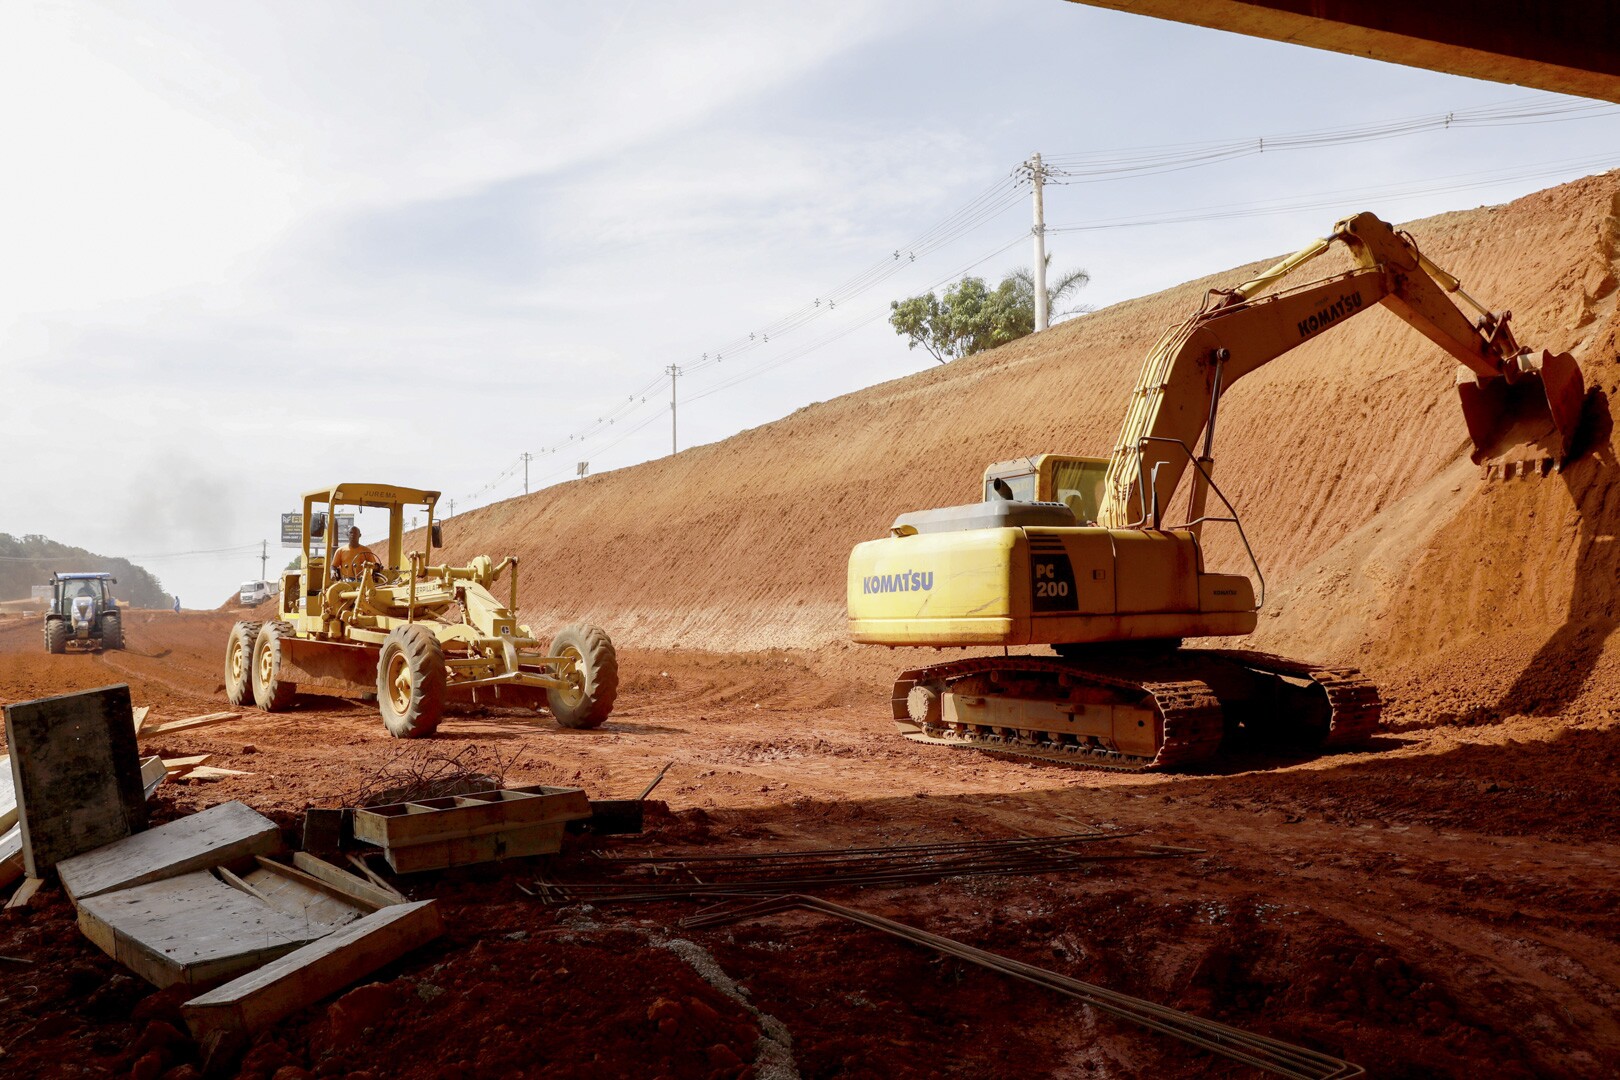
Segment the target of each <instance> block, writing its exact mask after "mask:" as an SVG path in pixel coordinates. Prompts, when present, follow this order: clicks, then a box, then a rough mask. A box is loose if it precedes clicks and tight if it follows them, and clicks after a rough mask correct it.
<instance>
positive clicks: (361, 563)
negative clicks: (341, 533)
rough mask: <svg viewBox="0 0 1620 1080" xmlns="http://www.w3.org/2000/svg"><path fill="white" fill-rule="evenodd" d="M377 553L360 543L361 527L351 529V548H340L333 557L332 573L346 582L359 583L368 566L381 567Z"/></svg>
mask: <svg viewBox="0 0 1620 1080" xmlns="http://www.w3.org/2000/svg"><path fill="white" fill-rule="evenodd" d="M381 565H382V560H381V559H379V558H377V553H376V552H374V551H372V550H371V549H370V548H368V547H364V546H362V545H361V543H360V527H359V526H358V525H356V526H354V527H352V528H350V529H349V546H348V547H342V548H338V550H337V554H336V555H333V556H332V572H333V573H334V574H336V575H337V576H338V577H340V578H342V579H343V580H344V581H358V580H359V579H360V575H361V574H362V573H364V572H365V569H366V567H368V566H381Z"/></svg>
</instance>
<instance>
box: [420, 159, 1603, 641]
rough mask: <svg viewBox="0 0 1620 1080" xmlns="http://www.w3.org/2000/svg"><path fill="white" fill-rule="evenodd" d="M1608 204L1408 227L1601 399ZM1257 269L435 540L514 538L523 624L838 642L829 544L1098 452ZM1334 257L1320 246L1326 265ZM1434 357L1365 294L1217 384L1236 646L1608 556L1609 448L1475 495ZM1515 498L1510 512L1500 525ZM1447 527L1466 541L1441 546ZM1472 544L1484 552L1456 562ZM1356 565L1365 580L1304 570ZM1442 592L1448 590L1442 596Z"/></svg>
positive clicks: (480, 548)
mask: <svg viewBox="0 0 1620 1080" xmlns="http://www.w3.org/2000/svg"><path fill="white" fill-rule="evenodd" d="M1617 197H1620V179H1617V176H1616V174H1609V175H1605V176H1598V177H1592V178H1589V179H1586V180H1582V181H1579V182H1576V183H1573V184H1569V185H1566V186H1564V187H1561V188H1556V189H1552V190H1550V191H1546V192H1541V193H1538V194H1535V195H1532V196H1528V197H1526V198H1523V199H1520V200H1518V201H1516V202H1514V203H1512V204H1509V205H1507V206H1501V207H1490V208H1483V209H1480V210H1474V211H1466V212H1459V213H1451V214H1444V215H1441V216H1439V217H1436V218H1430V219H1428V220H1425V221H1421V222H1416V223H1413V224H1411V225H1410V226H1408V228H1409V229H1410V231H1411V233H1412V234H1413V236H1414V237H1415V238H1416V239H1417V241H1418V243H1419V244H1420V245H1421V247H1422V248H1423V250H1424V251H1425V252H1426V253H1428V254H1429V255H1430V256H1431V257H1432V258H1433V259H1435V261H1436V262H1438V263H1439V264H1440V265H1442V266H1444V267H1446V268H1448V269H1450V270H1451V271H1452V272H1453V273H1455V274H1457V275H1458V276H1459V277H1461V278H1462V280H1463V282H1464V286H1465V288H1467V289H1468V290H1469V291H1470V292H1471V293H1472V294H1473V295H1475V296H1477V297H1479V298H1481V299H1482V300H1483V301H1484V302H1486V303H1488V304H1491V305H1493V306H1494V307H1496V308H1497V309H1501V308H1509V309H1511V310H1512V311H1513V313H1514V325H1515V326H1516V327H1517V329H1518V333H1519V337H1520V339H1521V340H1522V341H1524V342H1526V343H1530V344H1533V345H1534V346H1535V347H1538V348H1540V347H1547V348H1551V349H1553V350H1554V351H1558V350H1564V349H1569V350H1571V351H1573V352H1574V353H1575V354H1576V356H1577V358H1578V359H1581V360H1582V361H1583V362H1584V364H1585V367H1586V372H1587V378H1588V382H1589V385H1592V386H1595V387H1598V388H1599V389H1600V390H1601V391H1603V392H1604V393H1605V394H1607V393H1610V392H1612V390H1613V387H1614V383H1615V381H1616V369H1615V364H1614V338H1615V324H1614V314H1615V300H1616V292H1615V283H1616V277H1615V271H1614V259H1615V234H1616V218H1615V213H1616V199H1617ZM1329 224H1330V222H1328V221H1325V220H1324V222H1323V231H1324V232H1325V231H1326V228H1327V226H1328V225H1329ZM1305 239H1307V238H1306V237H1301V240H1302V242H1303V241H1304V240H1305ZM1261 265H1263V264H1260V263H1256V264H1254V265H1252V266H1248V267H1241V268H1238V269H1236V270H1232V271H1229V272H1226V273H1222V274H1216V275H1212V276H1210V277H1208V278H1204V279H1201V280H1198V281H1194V282H1190V283H1188V284H1186V285H1182V286H1179V287H1177V288H1174V289H1170V290H1167V291H1165V292H1162V293H1159V294H1156V295H1154V296H1149V297H1145V298H1142V299H1139V300H1133V301H1129V302H1126V303H1123V304H1118V305H1116V306H1114V307H1110V308H1108V309H1106V310H1104V311H1100V312H1097V313H1095V314H1091V315H1087V316H1085V317H1084V318H1080V319H1076V320H1073V321H1071V322H1069V323H1066V324H1064V325H1061V326H1059V327H1057V328H1055V329H1054V330H1052V331H1051V332H1049V333H1045V334H1040V335H1037V336H1035V337H1032V338H1027V339H1024V340H1022V341H1019V342H1015V343H1014V344H1012V345H1009V346H1007V347H1005V348H1001V349H997V350H995V351H993V352H990V353H986V354H982V355H980V356H976V357H971V358H968V359H965V360H961V361H957V362H956V363H953V364H951V365H950V366H948V367H938V368H929V369H927V370H924V371H921V372H919V373H918V374H916V375H913V376H910V377H908V378H904V379H900V380H897V381H894V382H890V383H886V384H883V385H881V386H877V387H873V388H871V389H869V390H865V391H862V392H860V393H856V394H851V395H848V396H845V397H842V398H838V399H836V400H833V401H829V402H822V403H818V404H815V405H811V406H808V407H806V408H804V409H801V410H799V411H798V412H796V413H794V414H793V415H792V416H789V417H787V418H785V419H783V420H781V421H778V422H776V423H773V424H769V425H766V426H764V427H761V428H757V429H754V430H751V431H746V432H743V433H742V434H740V435H737V436H734V437H732V438H730V439H726V440H724V441H722V442H719V443H715V444H712V445H708V446H702V447H697V448H694V449H691V450H688V451H684V452H682V453H681V454H680V455H678V456H676V457H673V458H665V459H662V460H658V461H653V462H648V463H646V464H644V465H639V466H636V467H633V468H628V469H622V470H619V471H617V472H613V473H607V474H603V475H600V476H593V477H590V478H588V479H585V480H583V481H577V482H573V483H568V484H563V485H559V486H557V487H553V488H549V489H547V490H545V491H542V492H538V493H536V494H534V495H531V496H528V497H525V498H519V499H513V500H510V501H508V502H504V503H500V504H498V505H496V506H492V507H487V508H484V509H481V510H475V511H471V512H469V513H466V514H462V515H460V516H458V517H457V518H456V520H455V521H454V523H453V524H452V526H451V528H450V529H449V530H448V532H449V536H448V537H447V539H448V541H449V551H448V556H449V557H450V558H451V559H452V560H455V559H461V558H464V557H466V556H470V555H473V554H476V553H479V552H488V553H490V554H495V555H501V554H508V553H511V554H516V555H518V556H519V557H520V558H521V559H522V593H521V599H522V601H523V604H524V606H525V609H526V613H527V614H528V615H529V616H531V617H532V618H533V621H534V622H536V623H537V624H538V625H537V629H540V628H541V627H549V626H551V625H554V624H560V623H562V622H565V621H569V620H571V619H573V618H576V617H589V618H592V619H594V620H597V621H600V622H601V623H603V624H604V625H606V626H608V627H610V628H611V630H612V632H613V633H614V635H615V637H616V639H617V640H619V641H621V642H623V643H625V644H627V645H636V646H646V647H664V646H682V647H691V648H709V649H720V650H735V649H758V648H767V647H799V648H802V647H817V646H820V645H824V644H827V643H829V642H835V641H838V640H840V639H841V637H842V623H843V583H844V573H845V560H846V559H847V557H848V554H849V550H850V548H851V546H853V545H854V544H855V543H856V542H858V541H860V540H864V539H868V538H871V537H874V536H880V535H882V534H883V533H884V531H885V530H886V529H887V526H888V524H889V523H890V521H892V520H893V518H894V516H895V515H896V514H897V513H899V512H901V511H905V510H912V509H917V508H920V507H927V506H938V505H948V504H951V503H955V502H965V501H970V500H973V499H975V498H976V497H977V485H978V476H979V473H980V472H981V471H982V469H983V467H984V465H985V464H986V463H987V462H990V461H994V460H999V459H1004V458H1008V457H1012V456H1015V455H1017V454H1023V453H1033V452H1039V451H1042V450H1069V451H1077V452H1090V453H1106V452H1108V451H1109V450H1110V448H1111V447H1112V443H1113V440H1114V438H1115V436H1116V435H1117V433H1118V427H1119V423H1120V419H1121V416H1122V413H1123V410H1124V405H1125V401H1126V398H1127V395H1128V393H1129V391H1130V388H1131V385H1132V383H1133V380H1134V378H1135V376H1136V373H1137V369H1138V368H1139V366H1140V364H1141V361H1142V359H1143V357H1144V356H1145V355H1146V354H1147V351H1148V349H1149V348H1150V347H1151V346H1152V344H1153V342H1154V340H1155V339H1156V337H1157V336H1158V334H1159V333H1160V332H1161V331H1162V330H1163V329H1164V327H1166V326H1167V325H1169V324H1170V323H1172V322H1174V321H1177V320H1179V319H1181V318H1184V317H1185V316H1186V315H1188V314H1189V313H1191V312H1192V311H1194V310H1195V309H1196V308H1197V306H1198V304H1199V301H1200V299H1201V297H1202V295H1203V293H1204V291H1205V290H1206V289H1208V288H1211V287H1215V286H1223V285H1231V284H1233V283H1235V282H1237V281H1239V280H1242V279H1243V278H1244V277H1245V276H1247V275H1249V274H1250V273H1251V272H1252V271H1253V270H1255V269H1257V268H1258V267H1259V266H1261ZM1343 265H1345V264H1344V262H1343V261H1342V259H1341V261H1334V260H1332V259H1329V260H1327V269H1336V268H1342V266H1343ZM1324 272H1326V269H1324ZM1454 371H1455V364H1454V363H1453V362H1452V361H1451V360H1450V359H1449V358H1448V357H1447V356H1446V355H1445V354H1444V353H1442V351H1441V350H1440V349H1439V348H1438V347H1437V346H1435V345H1433V344H1431V343H1430V342H1428V341H1427V340H1426V339H1424V338H1423V337H1422V336H1420V335H1419V334H1418V333H1417V332H1415V331H1414V330H1412V329H1410V328H1409V327H1408V326H1407V325H1406V324H1405V323H1403V322H1401V321H1400V320H1399V319H1398V318H1397V317H1396V316H1395V315H1393V314H1392V313H1390V312H1388V311H1385V310H1381V309H1380V310H1375V311H1369V312H1367V313H1365V314H1363V315H1361V316H1359V317H1358V318H1356V319H1354V320H1351V321H1349V322H1347V323H1345V324H1343V325H1341V326H1340V327H1339V328H1336V329H1335V330H1333V331H1331V332H1329V333H1327V334H1325V335H1323V336H1322V337H1320V338H1318V339H1316V340H1313V341H1311V342H1310V343H1308V344H1306V345H1303V346H1301V347H1300V348H1299V349H1297V350H1295V351H1294V352H1292V353H1290V354H1288V355H1286V356H1285V357H1283V358H1282V359H1280V360H1278V361H1277V362H1275V363H1273V364H1271V365H1269V366H1268V367H1266V368H1263V369H1261V370H1260V371H1258V372H1256V373H1254V374H1252V375H1250V376H1248V377H1246V378H1245V379H1244V381H1243V382H1242V383H1240V384H1238V385H1237V386H1236V387H1234V388H1233V390H1232V392H1231V393H1230V394H1229V395H1228V396H1227V397H1226V399H1225V400H1224V401H1223V403H1222V406H1221V427H1220V431H1219V438H1218V442H1217V447H1216V456H1217V459H1218V466H1217V470H1218V472H1217V475H1218V477H1219V478H1220V479H1221V481H1222V486H1223V488H1225V490H1226V491H1227V493H1228V494H1229V495H1230V496H1231V497H1232V499H1233V501H1234V503H1235V504H1236V506H1237V507H1238V510H1239V512H1240V513H1241V515H1242V516H1243V520H1244V524H1245V526H1246V528H1247V529H1248V533H1249V536H1250V538H1251V539H1252V540H1253V542H1254V546H1255V550H1256V554H1257V555H1258V556H1259V559H1260V562H1261V565H1262V567H1263V568H1264V570H1265V571H1266V574H1267V580H1268V581H1269V582H1270V583H1271V585H1272V596H1273V597H1274V598H1276V599H1277V600H1278V601H1279V602H1278V603H1277V604H1276V605H1275V607H1276V611H1277V614H1276V618H1274V619H1272V620H1267V622H1266V626H1265V629H1264V630H1263V632H1262V633H1261V635H1260V639H1261V642H1262V643H1263V644H1266V645H1268V646H1273V647H1278V648H1283V647H1288V648H1290V649H1291V651H1294V652H1299V651H1301V650H1303V651H1305V652H1307V653H1317V652H1322V653H1325V654H1326V655H1324V657H1323V658H1324V659H1328V658H1333V659H1348V658H1352V657H1353V656H1354V654H1357V653H1358V652H1360V650H1361V646H1362V645H1363V644H1364V643H1366V642H1368V641H1369V640H1371V639H1373V638H1378V639H1382V640H1385V641H1386V642H1387V641H1389V640H1391V639H1392V638H1394V635H1390V634H1388V633H1386V632H1385V631H1386V628H1387V627H1389V626H1394V625H1396V624H1397V623H1398V625H1399V626H1400V634H1399V643H1398V644H1393V645H1385V646H1381V647H1379V648H1377V649H1374V650H1373V651H1372V653H1371V654H1370V656H1369V657H1362V658H1364V659H1365V658H1374V659H1378V660H1381V661H1384V662H1385V663H1390V662H1401V661H1405V660H1409V659H1414V658H1415V656H1416V654H1417V653H1422V652H1426V651H1429V650H1432V649H1436V648H1442V647H1445V646H1447V645H1449V644H1452V643H1454V642H1455V641H1456V640H1458V638H1459V635H1460V636H1463V637H1467V636H1469V635H1475V634H1477V632H1478V631H1479V630H1484V631H1485V632H1487V633H1491V632H1494V631H1495V630H1497V629H1499V628H1500V627H1501V626H1502V625H1503V623H1502V621H1500V620H1503V619H1505V620H1507V621H1511V622H1513V623H1516V624H1520V625H1523V626H1525V627H1526V628H1531V627H1533V628H1534V629H1535V631H1536V632H1543V633H1551V632H1552V631H1554V630H1556V629H1557V628H1558V627H1561V626H1562V625H1563V624H1564V623H1565V621H1566V618H1567V617H1568V615H1569V612H1568V610H1567V609H1568V608H1569V605H1570V597H1571V594H1572V592H1573V591H1574V590H1573V582H1574V579H1575V576H1576V574H1577V573H1586V574H1590V573H1592V572H1594V571H1597V572H1602V571H1604V570H1608V571H1612V569H1613V561H1612V559H1613V556H1612V554H1610V552H1609V549H1608V548H1606V547H1604V548H1602V550H1599V546H1600V545H1599V543H1598V541H1597V540H1596V539H1595V538H1597V537H1601V536H1604V535H1608V534H1610V533H1612V531H1613V529H1612V528H1611V527H1610V525H1611V524H1612V521H1611V518H1612V515H1613V513H1614V505H1613V499H1612V498H1611V496H1610V493H1609V490H1608V486H1607V483H1608V482H1607V481H1606V480H1605V479H1602V478H1600V474H1601V475H1602V476H1607V475H1608V468H1607V466H1606V465H1604V464H1601V462H1612V461H1613V457H1612V454H1611V453H1608V452H1607V451H1605V452H1604V454H1603V455H1601V456H1600V457H1599V458H1598V459H1595V460H1592V461H1589V462H1587V463H1583V464H1582V465H1580V466H1578V467H1577V468H1576V469H1574V470H1572V471H1571V472H1570V473H1568V474H1566V475H1565V476H1564V477H1562V478H1554V479H1551V480H1548V481H1543V482H1539V483H1535V484H1531V483H1528V482H1526V483H1522V484H1517V485H1503V484H1501V483H1496V484H1491V485H1486V484H1483V483H1482V482H1481V480H1480V478H1479V473H1478V470H1477V469H1475V468H1473V467H1472V466H1470V465H1468V464H1467V458H1466V454H1465V448H1466V446H1467V439H1466V433H1465V430H1464V427H1463V421H1462V415H1461V412H1460V410H1459V408H1458V407H1457V405H1456V401H1455V391H1454V390H1453V382H1454V377H1453V376H1454ZM1603 438H1604V441H1605V442H1606V439H1607V432H1606V430H1605V431H1604V432H1603ZM1532 504H1533V505H1532ZM1532 510H1533V511H1535V513H1536V515H1537V516H1536V519H1535V522H1536V524H1535V525H1534V527H1533V528H1528V529H1527V528H1523V527H1521V526H1522V525H1524V524H1525V523H1526V522H1527V521H1528V520H1529V519H1528V514H1529V513H1530V512H1531V511H1532ZM1510 522H1511V523H1512V525H1511V527H1507V528H1504V526H1505V525H1508V524H1509V523H1510ZM1578 522H1584V525H1580V524H1578ZM1471 530H1472V531H1475V532H1478V533H1479V534H1480V535H1479V536H1475V537H1472V538H1465V536H1464V534H1466V533H1469V532H1470V531H1471ZM1487 534H1488V535H1489V536H1490V537H1491V538H1492V539H1490V540H1489V541H1482V540H1481V537H1483V536H1485V535H1487ZM1582 536H1586V537H1588V542H1586V543H1585V544H1584V546H1583V544H1582V541H1581V539H1580V538H1581V537H1582ZM1211 539H1212V541H1213V543H1212V565H1229V566H1232V567H1234V568H1235V567H1236V566H1238V565H1240V563H1239V560H1238V559H1237V557H1236V556H1237V551H1236V549H1235V546H1234V545H1232V544H1231V543H1230V542H1228V541H1227V540H1225V539H1223V538H1221V537H1220V536H1218V535H1212V537H1211ZM1482 545H1483V546H1482ZM1502 545H1509V546H1511V547H1512V548H1513V549H1514V550H1512V551H1510V550H1508V548H1504V547H1502ZM1578 549H1579V550H1582V551H1584V554H1581V555H1579V556H1577V555H1576V554H1575V553H1576V552H1577V550H1578ZM1482 551H1488V552H1490V554H1489V555H1488V557H1490V558H1492V559H1493V560H1495V561H1494V562H1493V564H1492V566H1490V567H1485V568H1483V569H1479V570H1476V569H1474V560H1475V559H1476V558H1477V556H1478V555H1479V554H1480V553H1481V552H1482ZM1448 552H1452V553H1455V554H1454V555H1450V554H1447V553H1448ZM1605 559H1607V560H1609V561H1608V562H1604V560H1605ZM1583 560H1584V562H1583ZM1459 561H1460V565H1458V563H1459ZM1598 564H1601V565H1598ZM1357 566H1362V567H1364V569H1363V570H1362V571H1361V572H1360V573H1361V574H1362V576H1364V577H1365V580H1358V581H1355V582H1342V583H1336V584H1333V585H1332V586H1331V587H1327V585H1326V583H1324V581H1323V580H1321V579H1322V578H1323V577H1324V575H1330V574H1336V573H1339V572H1347V571H1348V569H1349V568H1350V567H1357ZM1414 566H1416V567H1418V568H1419V570H1418V572H1417V573H1416V574H1415V575H1414V574H1413V573H1412V569H1413V567H1414ZM1302 571H1308V572H1307V573H1302ZM1516 575H1518V576H1516ZM1609 577H1610V578H1611V579H1612V577H1613V574H1612V572H1611V573H1609ZM1465 594H1468V595H1471V596H1472V599H1471V600H1469V601H1467V602H1466V605H1465V606H1459V605H1456V604H1454V603H1453V602H1452V600H1451V599H1450V598H1452V597H1460V596H1463V595H1465ZM1607 598H1608V597H1607V593H1605V594H1604V595H1603V597H1602V599H1603V600H1607ZM1578 605H1579V602H1577V606H1578ZM1391 618H1394V619H1396V620H1397V623H1389V622H1388V619H1391Z"/></svg>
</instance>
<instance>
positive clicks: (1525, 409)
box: [1457, 349, 1586, 476]
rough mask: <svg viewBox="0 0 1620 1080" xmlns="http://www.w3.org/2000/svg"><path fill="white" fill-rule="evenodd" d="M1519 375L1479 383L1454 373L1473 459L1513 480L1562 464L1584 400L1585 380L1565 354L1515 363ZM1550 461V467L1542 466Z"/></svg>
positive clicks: (1472, 375)
mask: <svg viewBox="0 0 1620 1080" xmlns="http://www.w3.org/2000/svg"><path fill="white" fill-rule="evenodd" d="M1517 371H1518V374H1517V375H1516V376H1515V377H1514V378H1513V379H1512V380H1511V381H1509V379H1508V378H1506V377H1500V378H1493V379H1484V380H1482V379H1480V378H1479V377H1478V376H1477V375H1476V374H1475V373H1474V372H1473V371H1471V370H1469V369H1468V368H1466V367H1459V368H1458V369H1457V395H1458V397H1460V398H1461V399H1462V410H1463V420H1464V421H1465V422H1466V423H1467V425H1468V437H1469V438H1470V439H1472V440H1473V442H1474V452H1473V454H1472V457H1473V459H1474V461H1475V462H1476V463H1478V464H1481V465H1485V466H1486V467H1488V468H1490V469H1491V470H1492V471H1500V472H1501V473H1502V474H1503V475H1506V476H1511V475H1513V474H1514V473H1515V472H1516V471H1517V472H1526V473H1527V472H1530V471H1540V472H1543V473H1545V472H1546V471H1548V469H1549V468H1551V467H1554V466H1562V465H1563V464H1564V462H1565V460H1566V459H1567V458H1568V457H1569V454H1570V450H1571V448H1572V447H1573V446H1574V443H1575V429H1576V428H1577V427H1578V426H1579V424H1580V421H1581V408H1582V405H1583V404H1584V402H1585V400H1586V381H1585V379H1584V378H1583V377H1582V376H1581V368H1580V365H1579V364H1577V363H1575V358H1574V357H1573V356H1571V355H1569V353H1559V354H1558V355H1556V356H1554V355H1553V354H1552V353H1550V352H1548V351H1546V350H1545V349H1544V350H1542V353H1541V358H1540V359H1539V360H1538V359H1534V358H1532V357H1531V356H1529V355H1528V354H1527V355H1525V356H1521V357H1519V359H1518V361H1517ZM1543 463H1548V464H1543Z"/></svg>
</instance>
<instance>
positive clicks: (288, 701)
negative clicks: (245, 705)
mask: <svg viewBox="0 0 1620 1080" xmlns="http://www.w3.org/2000/svg"><path fill="white" fill-rule="evenodd" d="M292 632H293V628H292V627H291V626H289V625H288V624H286V623H284V622H268V623H265V624H264V625H263V626H261V627H259V633H258V635H257V636H256V637H255V638H254V640H253V703H254V704H255V705H257V706H258V707H259V708H261V709H263V710H264V711H265V712H284V711H286V710H287V709H289V708H291V707H292V703H293V698H295V697H297V696H298V684H297V683H294V682H288V681H287V680H285V679H283V678H282V677H281V639H282V638H285V637H291V636H292Z"/></svg>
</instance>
